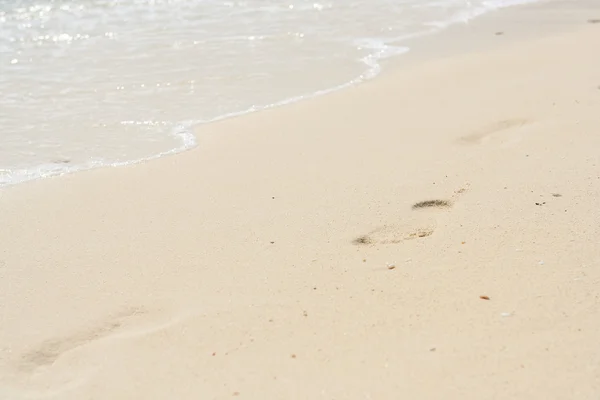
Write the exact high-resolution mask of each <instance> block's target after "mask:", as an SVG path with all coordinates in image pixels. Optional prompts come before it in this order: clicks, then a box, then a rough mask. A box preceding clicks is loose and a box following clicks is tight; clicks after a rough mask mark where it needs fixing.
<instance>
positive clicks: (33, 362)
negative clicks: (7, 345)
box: [17, 308, 146, 372]
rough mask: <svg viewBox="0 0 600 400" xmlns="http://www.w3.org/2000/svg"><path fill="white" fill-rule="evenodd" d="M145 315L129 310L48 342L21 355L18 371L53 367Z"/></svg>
mask: <svg viewBox="0 0 600 400" xmlns="http://www.w3.org/2000/svg"><path fill="white" fill-rule="evenodd" d="M144 314H146V311H145V310H144V309H142V308H131V309H127V310H125V311H122V312H120V313H119V314H117V315H114V316H113V317H111V318H108V319H106V320H105V321H103V322H102V323H100V324H98V325H96V326H94V327H92V328H90V329H87V330H83V331H81V332H78V333H76V334H74V335H71V336H67V337H64V338H58V339H50V340H46V341H45V342H43V343H41V344H40V345H38V346H36V347H35V348H33V349H31V350H30V351H28V352H26V353H24V354H22V355H21V357H20V359H19V361H18V362H17V366H18V369H19V370H20V371H22V372H33V371H34V370H36V369H38V368H40V367H44V366H49V365H52V364H54V362H55V361H56V360H58V359H59V358H60V357H61V356H62V355H63V354H65V353H67V352H69V351H71V350H74V349H76V348H78V347H81V346H84V345H87V344H88V343H91V342H94V341H97V340H100V339H102V338H104V337H107V336H109V335H111V334H113V333H115V332H117V331H118V330H119V329H121V328H123V327H125V326H126V325H129V324H131V322H132V320H133V319H136V318H138V317H140V316H142V315H144Z"/></svg>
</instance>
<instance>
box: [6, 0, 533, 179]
mask: <svg viewBox="0 0 600 400" xmlns="http://www.w3.org/2000/svg"><path fill="white" fill-rule="evenodd" d="M540 1H542V0H509V1H504V2H502V3H497V2H493V1H490V2H486V3H485V5H484V6H482V7H480V8H478V9H475V10H471V11H470V13H469V14H466V15H460V16H458V17H457V18H455V19H454V20H451V21H444V22H439V23H432V24H430V25H429V28H428V29H426V30H423V31H422V32H418V33H414V34H410V35H405V36H402V37H398V38H393V39H389V40H387V41H386V42H385V43H384V42H381V41H375V40H369V39H363V40H356V41H355V44H356V45H358V46H361V47H363V48H365V49H372V52H371V53H370V54H369V55H368V56H366V57H364V58H362V59H361V60H360V61H361V62H362V63H363V64H364V65H365V67H366V70H365V71H364V72H363V73H362V74H360V75H359V76H357V77H355V78H354V79H352V80H350V81H348V82H346V83H343V84H341V85H337V86H334V87H330V88H326V89H323V90H318V91H316V92H313V93H307V94H301V95H298V96H294V97H290V98H286V99H283V100H281V101H278V102H275V103H271V104H267V105H264V106H259V107H257V106H253V107H250V108H248V109H246V110H242V111H237V112H232V113H228V114H224V115H221V116H218V117H216V118H213V119H210V120H189V121H181V122H179V123H178V124H177V126H176V129H174V130H172V131H171V132H170V133H169V134H170V135H172V136H174V137H175V138H177V139H178V140H179V142H180V145H179V146H178V147H176V148H173V149H170V150H166V151H163V152H160V153H157V154H154V155H152V156H149V157H144V158H139V159H133V160H128V161H120V162H108V163H107V162H103V161H90V162H87V163H85V164H77V165H75V164H73V165H70V164H69V163H68V162H61V161H60V160H59V161H58V162H55V163H48V164H42V165H38V166H37V167H35V168H27V169H17V170H10V171H6V170H0V189H2V188H6V187H9V186H13V185H16V184H20V183H26V182H31V181H34V180H38V179H41V178H48V177H55V176H62V175H65V174H70V173H74V172H82V171H88V170H91V169H95V168H101V167H121V166H126V165H132V164H138V163H141V162H146V161H150V160H154V159H157V158H161V157H164V156H169V155H173V154H177V153H181V152H184V151H187V150H190V149H192V148H194V147H196V146H197V143H198V142H197V139H196V136H195V135H194V133H193V129H194V127H196V126H198V125H202V124H209V123H213V122H217V121H221V120H224V119H228V118H232V117H238V116H242V115H245V114H249V113H253V112H256V111H262V110H266V109H271V108H275V107H279V106H283V105H287V104H291V103H295V102H298V101H302V100H308V99H311V98H315V97H318V96H322V95H326V94H329V93H333V92H336V91H339V90H343V89H346V88H349V87H353V86H355V85H358V84H360V83H363V82H365V81H368V80H371V79H374V78H376V77H377V76H378V75H380V72H381V70H382V66H381V61H382V60H384V59H388V58H391V57H396V56H400V55H403V54H406V53H407V52H409V51H410V48H409V47H406V46H402V45H401V44H402V42H404V41H407V40H409V39H415V38H418V37H422V36H426V35H433V34H439V33H441V32H443V31H444V30H446V29H447V28H449V27H451V26H454V25H456V24H459V23H466V22H468V21H471V20H473V19H475V18H477V17H480V16H482V15H485V14H488V13H490V12H494V11H498V10H500V9H504V8H507V7H513V6H519V5H525V4H531V3H536V2H540Z"/></svg>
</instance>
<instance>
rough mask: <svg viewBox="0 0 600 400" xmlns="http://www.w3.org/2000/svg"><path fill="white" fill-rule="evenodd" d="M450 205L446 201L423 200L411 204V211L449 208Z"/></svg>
mask: <svg viewBox="0 0 600 400" xmlns="http://www.w3.org/2000/svg"><path fill="white" fill-rule="evenodd" d="M450 207H452V203H451V202H450V201H448V200H439V199H436V200H425V201H420V202H418V203H415V204H413V206H412V208H413V210H419V209H422V208H450Z"/></svg>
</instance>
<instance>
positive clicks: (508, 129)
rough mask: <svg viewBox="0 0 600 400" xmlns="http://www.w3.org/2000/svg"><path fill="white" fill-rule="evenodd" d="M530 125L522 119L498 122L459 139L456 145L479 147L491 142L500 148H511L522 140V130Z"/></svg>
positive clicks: (529, 122)
mask: <svg viewBox="0 0 600 400" xmlns="http://www.w3.org/2000/svg"><path fill="white" fill-rule="evenodd" d="M530 124H531V121H529V120H526V119H522V118H515V119H507V120H503V121H498V122H496V123H494V124H491V125H489V126H485V127H483V128H481V129H479V130H477V131H475V132H473V133H471V134H468V135H465V136H462V137H460V138H459V139H458V143H460V144H463V145H478V144H479V145H480V144H487V143H488V142H493V143H494V144H497V145H500V146H502V147H506V146H511V145H514V144H516V143H518V142H520V141H521V140H522V138H523V133H524V132H523V128H524V127H525V126H528V125H530Z"/></svg>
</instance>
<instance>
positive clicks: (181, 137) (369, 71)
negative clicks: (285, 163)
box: [0, 0, 564, 190]
mask: <svg viewBox="0 0 600 400" xmlns="http://www.w3.org/2000/svg"><path fill="white" fill-rule="evenodd" d="M563 2H564V0H534V1H533V2H530V3H527V2H526V3H522V4H512V5H509V6H503V7H500V8H495V9H491V10H487V11H485V12H483V14H480V15H477V16H475V17H470V19H468V20H467V21H466V22H452V23H449V24H448V25H447V26H445V27H441V28H434V29H437V30H434V31H432V32H423V33H418V34H413V35H411V36H413V37H411V38H407V39H403V40H401V41H399V42H397V44H396V43H395V42H394V45H393V46H392V45H391V44H390V46H391V47H395V48H397V49H398V53H397V54H394V55H391V56H389V57H382V58H377V57H375V59H376V62H375V63H374V64H370V63H369V62H368V61H365V60H360V62H362V63H363V64H364V66H365V68H366V70H365V71H364V72H363V73H362V74H361V75H359V76H357V77H355V78H354V79H352V80H351V81H349V82H346V83H343V84H341V85H337V86H333V87H330V88H325V89H321V90H318V91H317V92H314V93H309V94H300V95H297V96H293V97H291V98H287V99H284V100H281V101H278V102H275V103H273V104H268V105H265V106H261V107H258V108H256V109H254V108H250V109H248V110H243V111H236V112H231V113H228V114H224V115H222V116H219V117H216V118H214V119H211V120H209V121H204V122H190V121H181V122H180V123H179V125H178V126H180V127H181V128H182V129H184V132H181V131H177V132H169V133H166V134H167V135H168V136H172V137H177V138H178V141H179V142H180V144H179V146H178V147H176V148H172V149H168V150H164V151H161V152H159V153H156V154H152V155H149V156H147V157H143V158H140V159H133V160H127V161H114V162H104V161H97V160H96V161H89V162H87V163H86V164H85V165H71V164H70V162H69V160H67V162H65V161H64V160H62V159H60V160H58V161H56V162H55V161H48V162H47V163H45V164H39V165H38V166H36V168H21V169H17V170H14V171H13V174H10V175H15V177H16V178H12V181H11V180H7V181H6V182H4V183H2V182H0V190H3V189H6V188H8V187H11V186H15V185H20V184H26V183H30V182H33V181H37V180H40V179H48V178H51V179H53V178H59V177H61V176H65V175H69V174H74V173H81V172H87V171H90V170H95V169H98V168H114V167H117V168H120V167H127V166H130V165H136V164H140V163H146V162H152V161H154V160H157V159H161V158H164V157H170V156H174V155H177V154H180V153H184V152H187V151H190V150H193V149H194V148H195V147H196V146H197V145H198V138H197V137H196V135H195V134H194V132H195V131H196V130H197V129H201V128H202V127H203V126H206V125H209V124H214V123H219V122H220V121H224V120H227V119H231V118H239V117H244V116H246V115H249V114H253V113H256V112H264V111H267V110H271V109H276V108H279V107H285V106H289V105H291V104H295V103H298V102H303V101H311V100H313V99H315V98H319V97H321V96H327V95H330V94H332V93H336V92H339V91H344V90H347V89H351V88H353V87H356V86H358V85H362V84H365V83H369V82H370V81H372V80H375V79H379V78H380V77H381V76H382V75H383V74H385V73H388V72H391V71H394V70H397V69H399V68H402V67H405V66H406V65H410V64H412V63H414V62H421V63H422V62H424V61H425V60H427V59H431V58H436V57H440V56H441V55H442V54H444V50H442V49H440V48H439V45H438V44H439V43H451V44H452V43H454V44H458V43H465V42H466V43H470V44H469V45H467V46H466V47H460V45H459V47H457V48H453V50H451V51H450V54H453V55H457V54H461V53H464V52H470V51H474V48H473V47H472V43H471V41H472V39H471V38H468V37H465V31H468V29H465V28H464V27H463V26H461V25H465V26H466V25H468V24H472V23H474V21H478V20H480V19H482V18H486V17H490V16H491V15H493V14H495V13H498V12H501V13H502V12H504V11H508V10H512V9H515V8H521V7H527V8H528V9H533V10H536V9H537V7H538V6H540V5H545V4H548V3H551V4H561V3H563ZM500 19H502V18H500ZM490 20H491V21H494V18H491V19H490ZM487 24H489V21H487V22H485V23H484V24H483V25H487ZM525 31H527V30H526V29H525ZM447 32H449V33H450V37H449V38H448V39H447V38H444V39H440V38H438V36H439V35H443V34H445V33H447ZM539 34H540V33H539V32H538V35H539ZM519 35H523V32H522V31H521V32H519ZM389 43H392V42H389ZM389 43H388V44H389ZM485 43H487V42H484V44H485ZM388 44H386V45H385V46H388ZM477 45H478V46H482V44H480V43H478V44H477ZM475 48H477V47H475ZM415 49H417V51H416V55H413V53H414V52H415ZM432 49H433V51H432ZM446 52H447V50H446ZM372 55H373V54H371V55H370V56H368V57H366V58H372V57H371V56H372ZM404 57H407V58H406V59H405V58H404ZM386 65H387V67H386ZM374 71H375V72H374ZM32 170H33V171H34V172H31V171H32ZM7 171H8V169H5V170H0V178H3V176H2V174H3V173H5V174H7ZM40 171H41V172H40ZM7 175H9V174H7ZM15 179H16V181H15Z"/></svg>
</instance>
